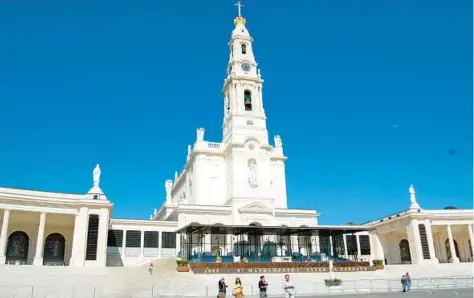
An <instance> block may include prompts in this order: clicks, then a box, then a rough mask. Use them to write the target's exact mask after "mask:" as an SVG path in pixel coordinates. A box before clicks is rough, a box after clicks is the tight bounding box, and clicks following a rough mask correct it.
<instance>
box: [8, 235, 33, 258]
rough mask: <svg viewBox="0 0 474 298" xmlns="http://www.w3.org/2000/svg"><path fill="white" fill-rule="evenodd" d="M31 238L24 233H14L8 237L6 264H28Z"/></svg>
mask: <svg viewBox="0 0 474 298" xmlns="http://www.w3.org/2000/svg"><path fill="white" fill-rule="evenodd" d="M29 244H30V237H28V235H27V234H26V233H25V232H23V231H16V232H13V233H12V234H11V235H10V237H8V244H7V255H6V263H7V264H9V263H11V262H12V261H13V262H16V261H19V262H20V263H24V264H26V260H27V259H28V247H29Z"/></svg>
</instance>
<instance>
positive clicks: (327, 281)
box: [324, 278, 342, 287]
mask: <svg viewBox="0 0 474 298" xmlns="http://www.w3.org/2000/svg"><path fill="white" fill-rule="evenodd" d="M324 284H325V285H326V287H337V286H340V285H342V280H340V279H339V278H332V279H325V280H324Z"/></svg>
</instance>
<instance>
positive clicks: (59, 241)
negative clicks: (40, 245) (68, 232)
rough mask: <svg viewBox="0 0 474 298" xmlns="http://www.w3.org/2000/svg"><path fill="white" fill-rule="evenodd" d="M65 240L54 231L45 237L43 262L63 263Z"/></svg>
mask: <svg viewBox="0 0 474 298" xmlns="http://www.w3.org/2000/svg"><path fill="white" fill-rule="evenodd" d="M65 248H66V240H65V239H64V236H63V235H61V234H59V233H54V234H51V235H49V236H48V237H46V240H45V241H44V252H43V262H44V263H58V264H63V263H64V250H65Z"/></svg>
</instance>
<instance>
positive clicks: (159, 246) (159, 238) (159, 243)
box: [158, 231, 163, 259]
mask: <svg viewBox="0 0 474 298" xmlns="http://www.w3.org/2000/svg"><path fill="white" fill-rule="evenodd" d="M162 233H163V232H161V231H158V258H160V259H161V245H162V244H161V234H162Z"/></svg>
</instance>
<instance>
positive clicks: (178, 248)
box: [175, 234, 181, 256]
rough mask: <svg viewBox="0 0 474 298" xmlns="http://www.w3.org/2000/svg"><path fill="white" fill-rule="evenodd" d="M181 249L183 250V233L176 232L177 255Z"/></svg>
mask: <svg viewBox="0 0 474 298" xmlns="http://www.w3.org/2000/svg"><path fill="white" fill-rule="evenodd" d="M180 251H181V234H176V251H175V255H176V256H177V255H178V253H179V252H180Z"/></svg>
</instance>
